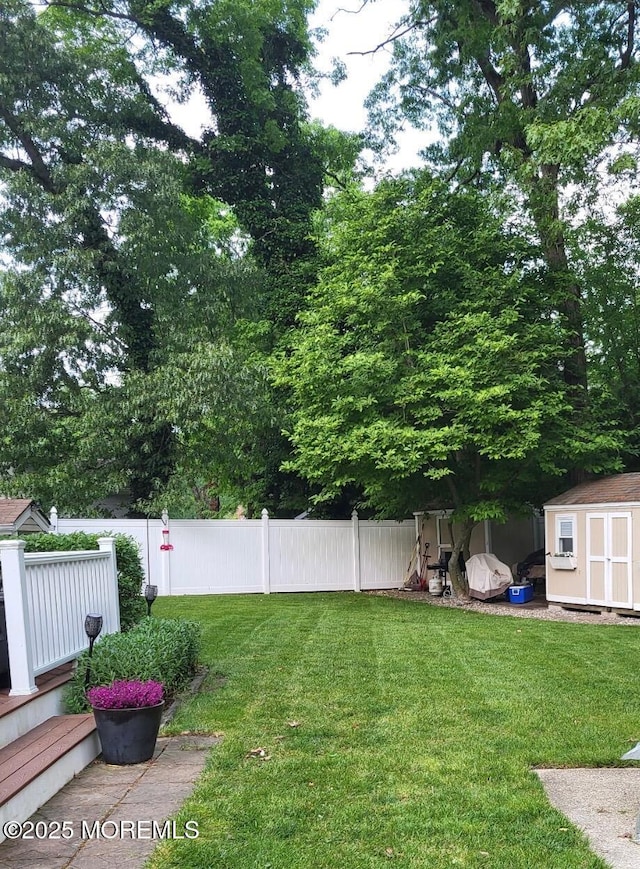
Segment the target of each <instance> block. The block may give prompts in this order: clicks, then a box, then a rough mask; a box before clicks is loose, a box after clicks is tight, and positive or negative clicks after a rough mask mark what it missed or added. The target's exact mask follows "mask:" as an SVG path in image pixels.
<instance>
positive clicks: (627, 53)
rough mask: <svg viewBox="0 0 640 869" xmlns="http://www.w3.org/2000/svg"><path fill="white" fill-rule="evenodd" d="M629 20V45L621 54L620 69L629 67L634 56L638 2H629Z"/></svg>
mask: <svg viewBox="0 0 640 869" xmlns="http://www.w3.org/2000/svg"><path fill="white" fill-rule="evenodd" d="M627 11H628V16H629V17H628V22H627V47H626V48H625V50H624V51H623V52H622V54H621V55H620V69H628V68H629V67H630V66H631V59H632V57H633V46H634V43H635V30H636V4H635V3H627Z"/></svg>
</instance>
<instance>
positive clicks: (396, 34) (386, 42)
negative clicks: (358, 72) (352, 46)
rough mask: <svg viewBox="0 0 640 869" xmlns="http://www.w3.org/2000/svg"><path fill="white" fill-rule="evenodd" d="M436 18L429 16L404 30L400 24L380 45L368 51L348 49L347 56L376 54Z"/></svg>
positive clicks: (431, 22)
mask: <svg viewBox="0 0 640 869" xmlns="http://www.w3.org/2000/svg"><path fill="white" fill-rule="evenodd" d="M435 20H436V19H435V17H433V18H429V19H428V20H427V21H414V22H413V23H412V24H409V25H408V26H407V27H405V28H404V30H400V29H399V28H400V25H398V26H397V27H396V29H395V30H394V31H393V33H392V34H391V35H390V36H389V37H388V38H387V39H385V40H384V41H383V42H381V43H380V44H379V45H376V47H375V48H370V49H369V50H368V51H348V52H347V56H348V57H351V56H352V55H357V56H358V57H366V56H367V55H368V54H376V52H378V51H380V49H382V48H385V47H386V46H387V45H390V44H391V43H392V42H396V41H397V40H398V39H402V37H403V36H406V35H407V33H411V31H412V30H418V29H420V28H421V27H427V26H428V25H429V24H433V22H434V21H435Z"/></svg>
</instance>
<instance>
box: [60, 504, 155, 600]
mask: <svg viewBox="0 0 640 869" xmlns="http://www.w3.org/2000/svg"><path fill="white" fill-rule="evenodd" d="M56 525H57V533H58V534H73V532H74V531H84V532H85V533H86V534H127V535H128V536H129V537H133V539H134V540H135V541H136V543H137V544H138V550H139V552H140V556H141V559H142V566H143V569H144V575H145V579H146V581H147V582H149V583H151V584H152V585H158V586H160V585H161V584H162V557H161V556H162V553H161V551H160V544H161V543H162V528H163V527H164V526H163V523H162V520H161V519H58V520H57V522H56Z"/></svg>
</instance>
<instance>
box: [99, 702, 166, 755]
mask: <svg viewBox="0 0 640 869" xmlns="http://www.w3.org/2000/svg"><path fill="white" fill-rule="evenodd" d="M163 709H164V701H162V703H158V705H157V706H142V707H141V708H139V709H94V710H93V716H94V718H95V720H96V727H97V728H98V736H99V737H100V744H101V746H102V759H103V760H104V762H105V763H113V764H117V765H119V766H122V765H123V764H127V763H143V762H144V761H145V760H150V759H151V758H152V757H153V752H154V750H155V747H156V739H157V738H158V731H159V730H160V719H161V718H162V710H163Z"/></svg>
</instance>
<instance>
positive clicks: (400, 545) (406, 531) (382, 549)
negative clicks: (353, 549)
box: [360, 521, 416, 590]
mask: <svg viewBox="0 0 640 869" xmlns="http://www.w3.org/2000/svg"><path fill="white" fill-rule="evenodd" d="M415 542H416V528H415V522H411V521H405V522H389V521H385V522H371V521H367V522H360V575H361V588H362V589H363V590H366V589H374V588H401V587H402V585H403V583H404V580H405V577H406V572H407V565H408V563H409V559H410V558H411V553H412V552H413V548H414V546H415Z"/></svg>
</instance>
